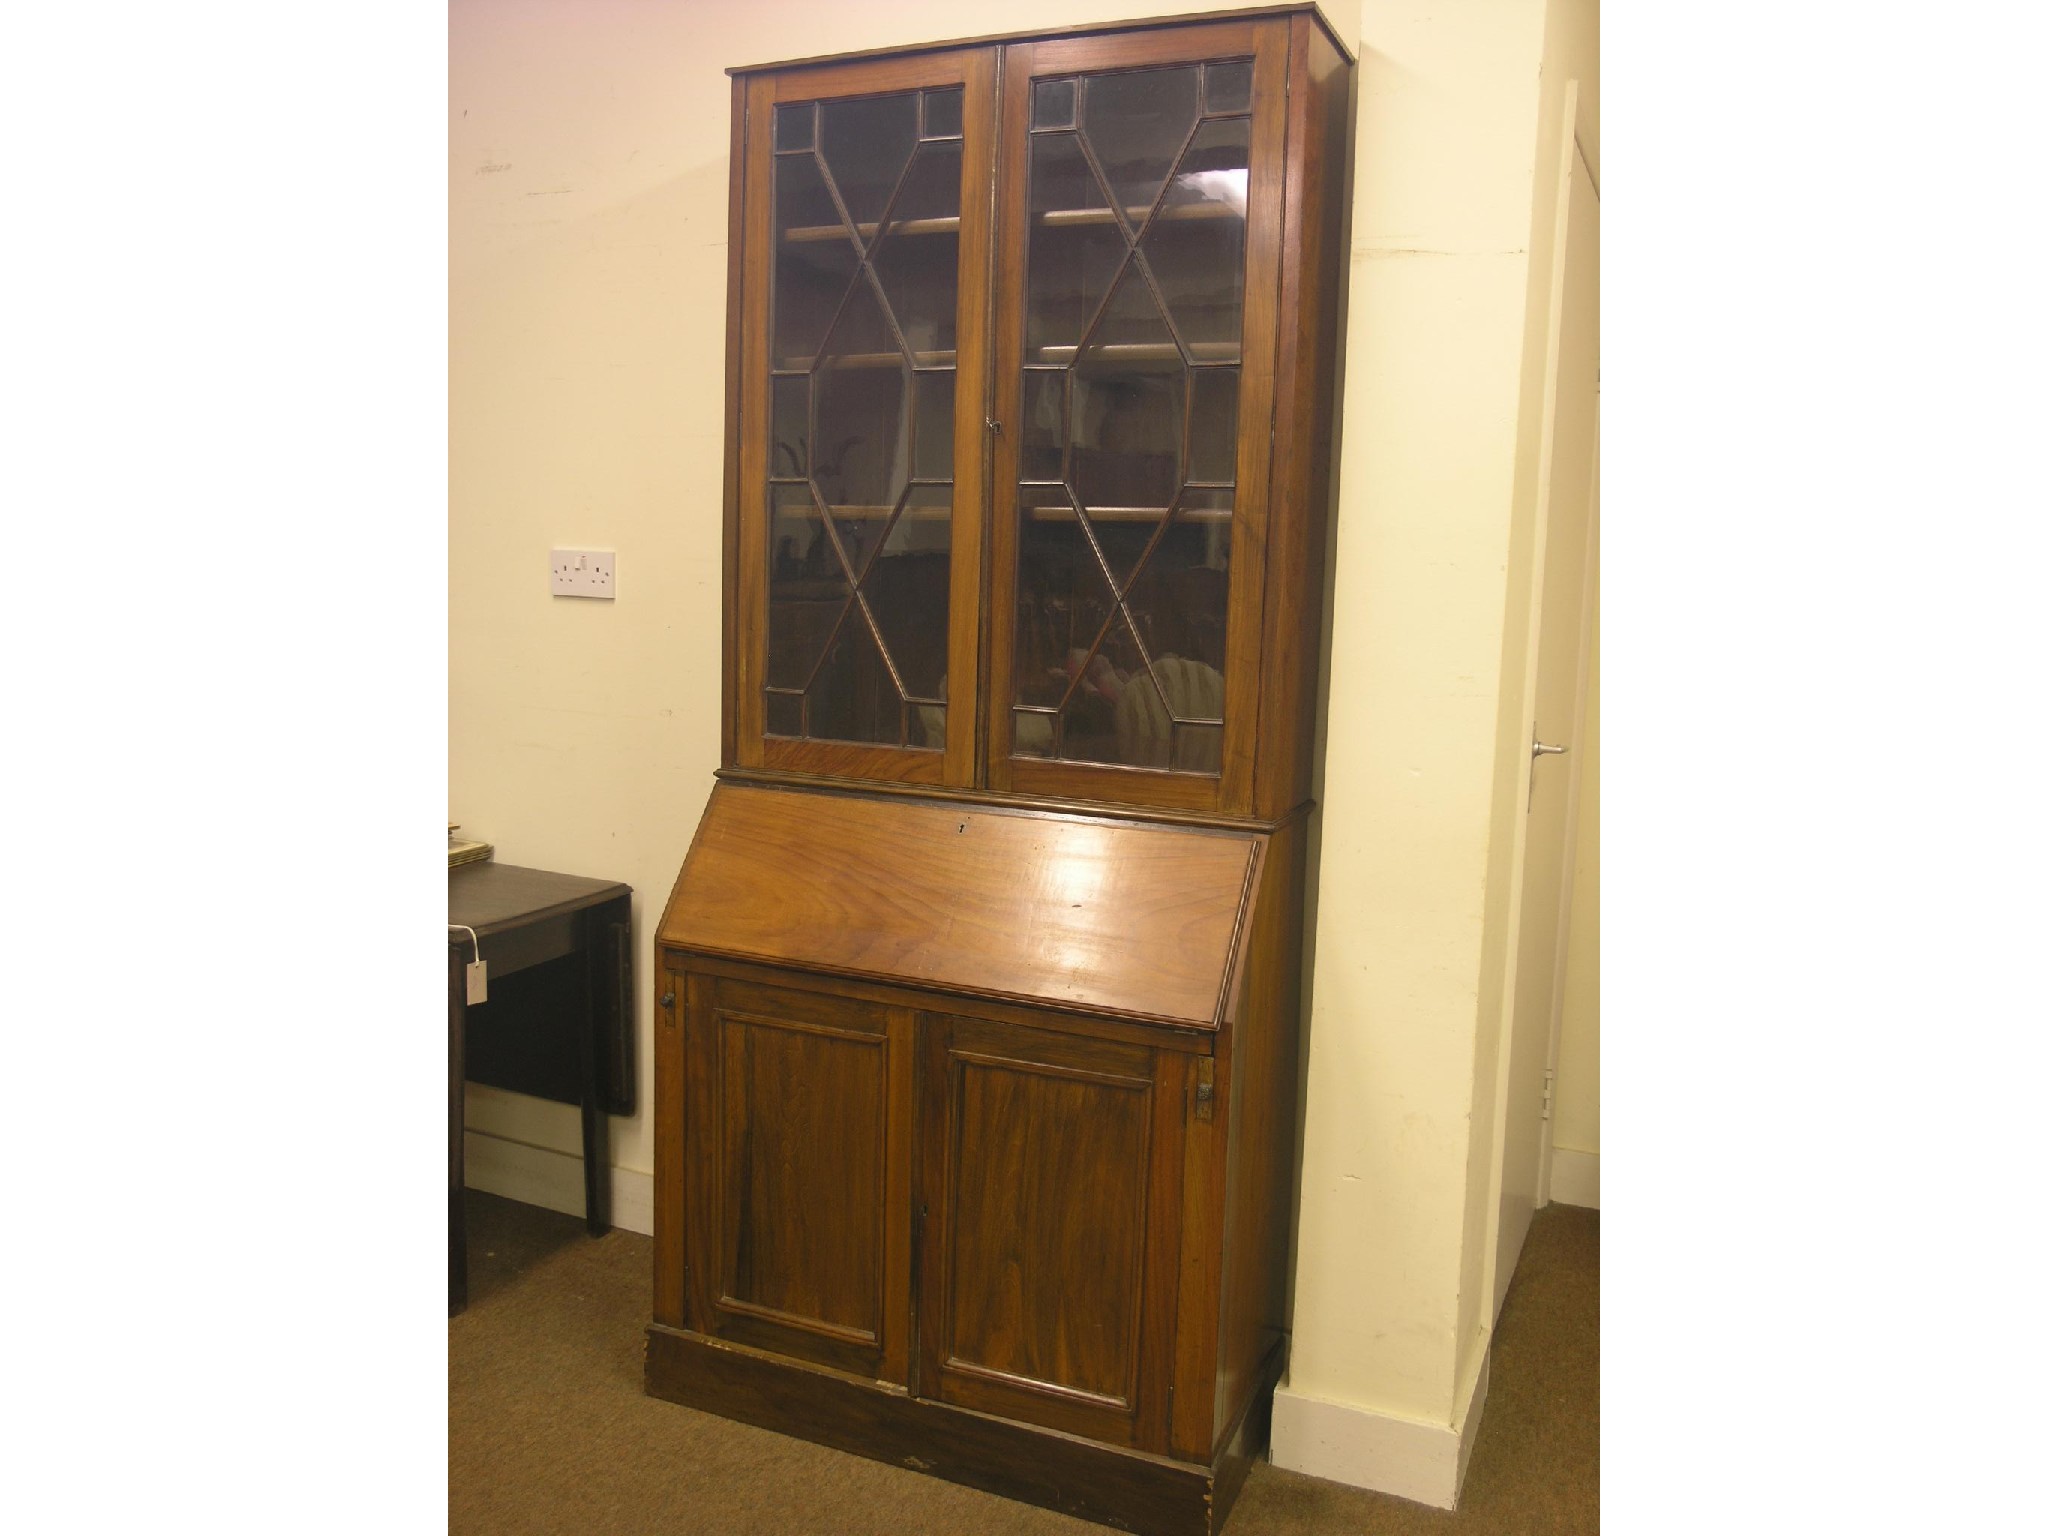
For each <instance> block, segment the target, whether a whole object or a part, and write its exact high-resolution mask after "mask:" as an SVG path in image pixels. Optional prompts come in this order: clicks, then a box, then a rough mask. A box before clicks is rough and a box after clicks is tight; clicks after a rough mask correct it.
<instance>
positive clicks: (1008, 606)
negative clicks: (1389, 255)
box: [988, 18, 1288, 812]
mask: <svg viewBox="0 0 2048 1536" xmlns="http://www.w3.org/2000/svg"><path fill="white" fill-rule="evenodd" d="M1287 44H1288V24H1287V21H1286V19H1285V18H1280V19H1275V20H1268V21H1252V20H1237V21H1223V22H1218V23H1212V24H1202V25H1191V26H1187V27H1178V28H1172V29H1165V30H1157V31H1146V32H1141V33H1131V34H1123V35H1107V36H1088V37H1072V38H1062V39H1058V40H1053V41H1047V42H1029V43H1016V44H1012V45H1010V46H1009V47H1007V48H1005V49H1004V65H1003V86H1002V103H1001V111H1002V133H1001V136H1000V142H1001V145H1002V159H1001V164H1000V166H999V167H998V172H997V198H998V214H997V224H996V244H995V250H996V253H997V256H996V263H995V316H996V319H995V360H994V389H995V400H994V416H995V419H996V420H997V421H998V422H999V423H1000V424H1001V429H1002V430H1001V431H1000V432H999V433H998V434H997V435H996V438H995V447H994V452H993V454H992V462H993V466H994V467H993V472H992V478H991V487H990V489H991V500H992V509H993V523H992V527H991V545H992V552H993V561H992V570H993V585H992V590H991V594H990V626H989V629H990V652H991V665H990V698H989V746H988V753H989V756H988V769H989V782H990V785H991V787H993V788H996V789H999V790H1015V791H1020V792H1026V793H1033V794H1043V795H1052V796H1061V797H1074V798H1082V799H1097V800H1113V801H1122V802H1127V803H1136V804H1145V805H1159V806H1174V807H1182V808H1188V809H1195V810H1220V811H1226V812H1242V811H1245V810H1247V809H1249V807H1250V804H1251V767H1252V752H1253V741H1254V736H1255V732H1256V728H1257V724H1258V719H1257V714H1258V699H1257V677H1258V669H1259V655H1258V650H1259V646H1258V640H1259V634H1260V630H1261V598H1262V594H1263V587H1264V540H1265V529H1266V496H1267V479H1268V468H1269V461H1270V459H1271V452H1272V419H1273V391H1274V352H1275V344H1276V313H1277V300H1278V292H1279V263H1280V247H1281V233H1282V213H1283V208H1282V194H1283V180H1284V163H1283V161H1284V151H1285V136H1286V124H1285V114H1284V107H1285V98H1286V89H1287V86H1286V70H1287Z"/></svg>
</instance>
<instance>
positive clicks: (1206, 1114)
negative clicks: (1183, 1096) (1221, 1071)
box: [1195, 1056, 1216, 1120]
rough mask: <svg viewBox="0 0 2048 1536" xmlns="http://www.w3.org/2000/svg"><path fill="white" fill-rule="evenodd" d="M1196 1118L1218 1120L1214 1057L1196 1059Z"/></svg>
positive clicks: (1198, 1057)
mask: <svg viewBox="0 0 2048 1536" xmlns="http://www.w3.org/2000/svg"><path fill="white" fill-rule="evenodd" d="M1195 1118H1196V1119H1197V1120H1214V1119H1215V1118H1216V1058H1215V1057H1213V1056H1197V1057H1196V1058H1195Z"/></svg>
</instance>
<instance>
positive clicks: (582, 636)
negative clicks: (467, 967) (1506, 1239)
mask: <svg viewBox="0 0 2048 1536" xmlns="http://www.w3.org/2000/svg"><path fill="white" fill-rule="evenodd" d="M1559 3H1562V0H1553V4H1552V6H1551V7H1550V9H1551V10H1554V9H1555V8H1556V5H1557V4H1559ZM1188 8H1189V7H1188V5H1187V0H1173V3H1172V4H1170V5H1168V4H1161V3H1158V0H1151V3H1141V4H1112V3H1108V0H1085V3H1081V4H1077V5H1075V6H1074V7H1072V8H1071V9H1068V10H1065V11H1052V12H1049V11H1047V10H1045V9H1044V8H1043V7H1042V6H1040V5H1030V4H1025V3H1021V0H1001V3H993V4H983V5H979V6H976V7H973V8H971V9H963V8H962V7H960V6H958V5H957V4H946V3H931V0H915V3H893V4H888V5H862V6H852V5H846V4H844V3H842V0H833V3H827V0H782V3H769V0H760V3H749V4H730V5H726V4H720V5H702V6H681V5H668V6H660V5H652V4H641V3H630V0H455V4H454V5H453V8H452V13H451V15H452V28H453V34H452V39H451V60H452V64H451V73H452V79H451V87H450V129H449V133H450V167H449V175H450V183H451V214H450V257H451V297H450V327H451V336H450V345H451V361H450V390H451V400H450V478H451V488H450V637H449V652H450V657H449V660H450V685H449V686H450V786H449V812H450V817H451V819H455V820H460V821H462V822H463V823H464V824H465V826H466V828H467V829H469V830H470V831H472V832H473V833H475V834H476V835H480V836H483V837H486V838H489V839H491V840H493V841H494V842H496V843H497V845H498V849H499V857H500V858H501V859H504V860H506V861H508V862H518V863H530V864H538V865H544V866H548V867H552V868H557V869H564V870H569V871H572V872H576V873H582V874H590V875H602V876H607V877H612V878H617V879H623V880H626V881H629V882H631V883H632V884H633V886H634V887H635V890H636V892H637V898H636V907H637V910H636V920H637V922H638V923H639V925H640V930H639V931H640V933H641V935H642V940H643V942H642V946H641V948H642V956H641V958H642V961H643V965H642V967H641V970H642V974H641V976H640V978H639V989H640V997H639V1000H638V1027H639V1032H640V1037H639V1043H640V1052H641V1056H640V1060H641V1063H642V1068H643V1071H642V1095H641V1097H642V1109H643V1112H642V1114H641V1115H640V1116H639V1117H637V1118H636V1119H634V1120H632V1121H630V1122H620V1123H618V1129H617V1132H616V1139H615V1142H614V1156H615V1159H616V1161H617V1162H618V1163H619V1165H620V1166H621V1168H622V1169H623V1170H624V1171H625V1172H626V1173H627V1174H630V1175H635V1176H643V1177H644V1175H645V1173H646V1172H647V1170H649V1169H650V1168H651V1166H652V1158H651V1148H650V1146H649V1144H648V1135H647V1116H646V1114H645V1104H646V1079H647V1076H648V1073H647V1071H646V1068H647V1067H648V1065H649V1064H650V1063H651V1019H652V1015H651V978H650V977H649V976H648V975H647V974H646V967H645V965H644V960H645V957H646V956H645V951H646V945H645V936H646V934H647V933H648V932H649V931H650V930H651V925H652V922H653V920H654V918H655V916H656V915H658V913H659V910H660V907H661V904H662V902H663V900H664V899H665V897H666V894H667V889H668V885H669V882H670V881H671V880H672V879H673V877H674V874H675V871H676V868H677V866H678V865H679V864H680V862H681V859H682V855H683V853H684V850H685V848H686V847H687V844H688V841H689V837H690V834H691V831H692V830H693V829H694V827H695V824H696V820H697V816H698V814H699V811H700V810H701V808H702V805H703V802H704V798H705V795H706V794H707V793H708V791H709V788H710V785H711V773H712V769H713V768H714V767H715V766H716V763H717V756H718V709H719V699H718V660H719V655H718V600H719V594H718V574H719V573H718V540H719V519H720V505H721V484H720V476H721V472H722V462H723V460H722V450H721V444H720V441H719V434H720V431H721V426H722V400H721V391H722V387H723V380H722V363H723V353H722V348H723V325H724V284H725V244H724V241H725V229H724V225H725V198H726V153H727V143H726V141H727V136H728V132H729V113H730V96H729V91H728V83H727V81H726V79H725V77H724V75H723V74H722V73H721V71H722V69H723V68H724V67H725V66H726V65H730V64H739V63H753V62H759V61H763V60H771V59H776V58H783V57H789V56H792V55H812V54H825V53H831V52H834V51H840V50H848V49H854V48H868V47H875V46H880V45H885V44H889V43H895V42H909V41H931V40H938V39H943V38H947V37H952V36H957V35H960V34H961V33H963V32H967V33H974V32H998V31H1004V30H1013V29H1027V28H1038V27H1051V26H1057V25H1060V24H1063V23H1071V22H1081V21H1092V20H1108V19H1116V18H1122V17H1135V16H1143V15H1148V14H1157V13H1159V12H1162V11H1175V12H1177V11H1185V10H1187V9H1188ZM1217 8H1228V7H1217ZM1583 9H1586V10H1590V7H1584V8H1583ZM1325 11H1326V14H1328V15H1330V16H1331V18H1332V21H1333V24H1334V25H1335V26H1336V27H1337V29H1338V31H1339V33H1340V35H1342V36H1345V37H1347V38H1352V39H1357V40H1358V42H1359V47H1358V49H1357V51H1358V52H1359V53H1360V71H1359V87H1360V97H1359V116H1358V131H1359V140H1358V142H1359V153H1358V167H1357V176H1356V200H1355V211H1354V249H1353V259H1352V271H1351V308H1350V318H1349V335H1348V341H1347V345H1348V349H1349V359H1348V386H1347V393H1346V406H1345V412H1346V414H1345V428H1344V430H1345V439H1344V441H1345V462H1344V464H1343V466H1342V468H1341V472H1340V498H1341V506H1340V513H1339V517H1340V523H1339V531H1338V542H1337V565H1336V571H1335V577H1334V580H1335V609H1334V614H1335V617H1334V633H1333V637H1332V664H1331V679H1330V707H1329V717H1328V722H1327V742H1328V746H1327V759H1326V764H1325V769H1326V771H1325V809H1324V812H1323V817H1322V822H1323V838H1324V842H1323V849H1322V861H1321V875H1320V889H1319V892H1318V928H1317V950H1316V962H1315V968H1314V974H1313V978H1312V980H1313V996H1314V1013H1313V1017H1312V1020H1311V1024H1310V1036H1309V1043H1308V1072H1309V1076H1308V1088H1307V1119H1306V1122H1305V1145H1304V1165H1303V1173H1302V1203H1301V1212H1300V1223H1299V1239H1298V1253H1297V1260H1296V1274H1295V1318H1294V1323H1295V1341H1294V1350H1293V1364H1292V1372H1291V1375H1290V1379H1289V1381H1288V1383H1287V1390H1286V1393H1285V1394H1283V1395H1284V1396H1285V1397H1286V1399H1287V1401H1288V1402H1290V1403H1291V1404H1292V1405H1293V1408H1292V1409H1291V1410H1290V1411H1292V1412H1293V1413H1294V1414H1295V1417H1294V1418H1293V1419H1292V1420H1288V1419H1286V1418H1284V1417H1283V1419H1282V1420H1281V1422H1280V1423H1279V1424H1278V1425H1277V1426H1276V1458H1277V1459H1281V1460H1283V1461H1287V1460H1289V1458H1290V1457H1291V1458H1293V1460H1294V1464H1311V1465H1310V1469H1311V1470H1320V1471H1322V1472H1324V1473H1325V1475H1340V1476H1344V1475H1349V1476H1352V1477H1353V1478H1354V1479H1355V1480H1358V1481H1364V1482H1372V1483H1374V1484H1375V1485H1376V1486H1387V1487H1397V1491H1403V1492H1409V1493H1411V1495H1412V1496H1417V1497H1437V1500H1438V1502H1443V1501H1444V1499H1443V1498H1442V1497H1441V1495H1440V1485H1441V1483H1442V1469H1441V1468H1440V1467H1437V1466H1436V1465H1435V1463H1431V1465H1430V1467H1428V1468H1425V1469H1424V1471H1423V1472H1422V1473H1419V1474H1417V1477H1416V1479H1415V1480H1413V1481H1412V1482H1410V1483H1404V1482H1403V1481H1402V1476H1404V1475H1405V1474H1399V1473H1398V1470H1395V1471H1390V1470H1389V1468H1390V1467H1393V1465H1394V1463H1396V1462H1399V1461H1400V1460H1401V1458H1402V1457H1403V1456H1408V1455H1409V1454H1410V1452H1411V1451H1412V1450H1413V1449H1414V1444H1423V1442H1426V1444H1424V1445H1423V1450H1422V1451H1421V1452H1419V1453H1417V1454H1421V1455H1422V1457H1423V1460H1425V1461H1428V1460H1429V1458H1430V1457H1432V1456H1439V1457H1440V1451H1441V1448H1442V1446H1443V1445H1445V1444H1448V1446H1449V1447H1450V1455H1451V1456H1452V1459H1453V1462H1455V1459H1456V1457H1457V1454H1458V1452H1459V1449H1460V1444H1459V1440H1458V1436H1457V1428H1458V1426H1459V1421H1460V1416H1461V1415H1462V1414H1463V1412H1464V1404H1465V1402H1466V1401H1467V1400H1468V1399H1469V1398H1470V1396H1471V1394H1472V1390H1473V1388H1474V1386H1475V1385H1476V1366H1475V1368H1474V1371H1468V1372H1467V1373H1465V1374H1464V1375H1462V1376H1461V1371H1460V1365H1461V1361H1463V1362H1466V1363H1471V1362H1475V1361H1477V1360H1480V1359H1483V1353H1484V1351H1483V1347H1480V1346H1479V1344H1478V1342H1477V1341H1478V1340H1479V1337H1480V1336H1479V1334H1478V1333H1477V1331H1476V1329H1475V1328H1474V1326H1473V1319H1472V1317H1471V1316H1470V1313H1469V1307H1468V1305H1467V1291H1466V1288H1467V1287H1468V1285H1469V1284H1470V1271H1471V1269H1472V1266H1473V1256H1472V1249H1473V1245H1474V1241H1475V1239H1474V1236H1473V1234H1472V1232H1471V1231H1470V1230H1469V1226H1468V1222H1467V1219H1466V1218H1467V1212H1468V1205H1469V1201H1468V1194H1469V1191H1470V1189H1471V1187H1472V1181H1473V1178H1474V1176H1475V1169H1477V1168H1479V1167H1481V1165H1482V1164H1483V1162H1484V1159H1485V1158H1486V1157H1487V1156H1489V1155H1490V1150H1491V1149H1490V1148H1489V1147H1487V1146H1485V1145H1484V1144H1483V1143H1484V1140H1485V1138H1484V1137H1483V1136H1475V1132H1474V1126H1475V1124H1479V1125H1485V1124H1489V1123H1490V1121H1491V1115H1490V1109H1488V1110H1487V1111H1486V1112H1485V1113H1480V1110H1481V1106H1479V1105H1477V1104H1476V1103H1475V1097H1476V1087H1475V1085H1477V1084H1479V1083H1482V1082H1485V1081H1489V1080H1490V1078H1489V1070H1488V1068H1487V1065H1486V1063H1485V1062H1484V1061H1483V1060H1482V1057H1483V1055H1484V1046H1485V1042H1486V1040H1487V1038H1488V1032H1489V1030H1491V1029H1492V1028H1493V1027H1494V1025H1495V1023H1496V1022H1497V1020H1496V1019H1494V1018H1492V1017H1489V1015H1488V1009H1489V1007H1493V1008H1496V1009H1497V1004H1498V999H1497V998H1492V999H1489V997H1488V994H1487V990H1486V983H1487V977H1486V973H1485V967H1486V951H1487V925H1488V915H1489V911H1490V908H1489V889H1490V882H1493V881H1495V880H1497V878H1498V870H1497V868H1496V862H1497V861H1496V855H1497V852H1498V850H1497V847H1496V846H1495V842H1494V827H1493V811H1494V809H1495V804H1496V800H1497V785H1496V776H1497V771H1498V759H1499V751H1498V748H1499V741H1498V734H1499V720H1500V718H1501V714H1502V697H1501V678H1502V671H1503V666H1504V656H1503V626H1504V623H1505V622H1506V621H1507V618H1508V613H1507V605H1508V589H1509V574H1510V566H1511V562H1512V558H1513V542H1514V536H1515V527H1516V525H1515V515H1516V507H1517V472H1518V462H1519V459H1518V454H1519V451H1520V441H1519V434H1520V423H1521V417H1522V414H1523V411H1524V398H1523V397H1524V366H1523V365H1524V360H1525V348H1526V345H1527V337H1526V335H1525V331H1526V326H1525V320H1526V305H1527V301H1528V294H1529V291H1530V287H1531V283H1532V280H1533V276H1532V271H1531V210H1532V206H1533V204H1534V201H1535V199H1536V198H1537V197H1538V196H1539V189H1538V187H1537V185H1536V173H1535V168H1536V165H1537V161H1538V158H1539V154H1540V148H1541V146H1540V142H1539V141H1540V134H1539V102H1540V101H1541V100H1542V99H1543V98H1545V97H1546V96H1547V94H1548V89H1549V82H1547V81H1545V80H1543V79H1542V78H1541V77H1540V66H1541V64H1542V60H1543V58H1544V51H1545V38H1546V35H1547V30H1546V20H1547V16H1548V11H1547V9H1546V5H1545V0H1469V3H1464V4H1458V5H1450V6H1444V5H1438V4H1435V3H1432V0H1366V3H1365V4H1364V5H1363V6H1362V7H1354V6H1350V5H1335V6H1328V7H1325ZM1552 30H1554V28H1553V29H1552ZM553 544H582V545H592V546H598V547H607V548H614V549H616V550H617V551H618V590H619V597H618V600H617V601H616V602H615V603H610V604H600V603H584V602H574V601H570V600H555V599H552V598H550V597H549V595H548V591H547V583H546V569H545V567H546V559H547V551H548V549H549V547H550V546H551V545H553ZM471 1115H472V1119H471V1125H472V1128H473V1129H475V1130H476V1131H478V1132H480V1133H483V1134H484V1135H487V1136H493V1137H498V1138H504V1139H508V1140H511V1141H514V1142H522V1143H528V1144H531V1145H534V1146H539V1147H543V1148H552V1149H554V1150H556V1151H558V1152H562V1153H573V1152H574V1150H575V1148H576V1146H577V1137H576V1116H575V1112H574V1111H573V1110H571V1109H568V1108H566V1107H560V1106H550V1105H543V1104H538V1103H535V1102H533V1101H529V1100H524V1099H519V1098H517V1097H515V1096H512V1095H505V1094H498V1093H494V1092H492V1091H490V1090H486V1089H481V1088H473V1089H472V1090H471ZM1475 1115H1478V1118H1477V1119H1475ZM515 1161H516V1160H515ZM1481 1240H1483V1234H1482V1235H1481ZM1333 1415H1334V1417H1333ZM1311 1421H1312V1422H1311ZM1290 1425H1291V1426H1293V1427H1290ZM1361 1426H1364V1428H1363V1429H1361ZM1374 1426H1378V1431H1384V1432H1385V1433H1382V1434H1381V1438H1382V1440H1386V1438H1387V1434H1388V1433H1391V1434H1392V1437H1393V1441H1398V1442H1400V1444H1398V1445H1396V1446H1395V1449H1393V1450H1391V1451H1389V1450H1386V1449H1385V1448H1384V1446H1382V1448H1381V1449H1380V1450H1378V1451H1374V1450H1372V1449H1371V1445H1370V1444H1369V1443H1368V1442H1371V1435H1372V1433H1373V1432H1378V1431H1375V1430H1374ZM1388 1426H1392V1429H1391V1431H1389V1430H1388V1429H1387V1427H1388ZM1311 1431H1313V1435H1311ZM1409 1431H1413V1432H1414V1434H1415V1435H1419V1436H1420V1437H1421V1440H1420V1441H1415V1442H1414V1444H1410V1442H1409V1441H1402V1439H1401V1437H1402V1436H1403V1435H1405V1434H1407V1433H1408V1432H1409ZM1361 1435H1363V1436H1364V1438H1363V1439H1361V1438H1360V1436H1361ZM1290 1437H1292V1438H1291V1439H1290ZM1312 1438H1313V1439H1314V1440H1315V1443H1314V1444H1311V1443H1310V1441H1311V1439H1312ZM1410 1440H1413V1437H1412V1436H1411V1437H1410ZM1390 1443H1391V1442H1390ZM1361 1446H1365V1447H1366V1450H1365V1451H1363V1452H1361V1450H1360V1447H1361ZM1403 1447H1406V1448H1405V1449H1404V1448H1403ZM1466 1448H1469V1447H1466ZM1449 1476H1450V1479H1451V1486H1452V1487H1455V1478H1456V1468H1455V1465H1453V1466H1452V1468H1451V1470H1450V1473H1449ZM1432 1479H1434V1481H1432Z"/></svg>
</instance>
